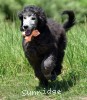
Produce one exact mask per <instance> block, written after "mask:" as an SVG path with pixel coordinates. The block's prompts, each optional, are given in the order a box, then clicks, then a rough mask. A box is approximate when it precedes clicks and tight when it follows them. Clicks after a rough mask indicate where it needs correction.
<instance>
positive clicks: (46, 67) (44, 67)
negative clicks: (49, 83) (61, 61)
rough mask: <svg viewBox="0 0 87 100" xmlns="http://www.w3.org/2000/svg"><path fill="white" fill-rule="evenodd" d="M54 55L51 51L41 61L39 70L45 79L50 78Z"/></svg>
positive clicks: (54, 61)
mask: <svg viewBox="0 0 87 100" xmlns="http://www.w3.org/2000/svg"><path fill="white" fill-rule="evenodd" d="M55 64H56V56H55V55H54V54H53V53H52V54H50V55H49V56H47V57H45V58H44V60H43V61H42V63H41V71H42V73H43V75H44V77H45V78H46V79H48V80H49V79H51V77H52V74H51V72H52V71H53V69H54V68H55V66H56V65H55Z"/></svg>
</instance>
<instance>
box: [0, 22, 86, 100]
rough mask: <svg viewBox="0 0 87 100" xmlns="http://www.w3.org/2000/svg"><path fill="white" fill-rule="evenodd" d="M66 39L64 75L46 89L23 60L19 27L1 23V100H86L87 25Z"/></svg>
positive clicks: (24, 59) (75, 29) (77, 27)
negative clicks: (40, 84)
mask: <svg viewBox="0 0 87 100" xmlns="http://www.w3.org/2000/svg"><path fill="white" fill-rule="evenodd" d="M67 39H68V43H67V48H66V50H65V57H64V62H63V69H62V74H61V75H59V76H58V78H57V80H56V81H55V82H52V83H50V84H49V87H48V89H45V88H43V87H40V86H38V83H39V81H38V79H36V78H35V76H34V72H33V70H32V68H31V66H30V65H29V63H28V61H27V60H26V58H25V56H24V52H23V50H22V36H21V33H20V30H19V24H18V23H16V22H15V23H2V22H0V100H87V24H82V25H76V26H74V27H73V28H72V29H71V30H70V31H69V32H68V33H67ZM50 91H51V92H50ZM32 92H34V93H32ZM55 92H56V93H55ZM36 93H37V94H36Z"/></svg>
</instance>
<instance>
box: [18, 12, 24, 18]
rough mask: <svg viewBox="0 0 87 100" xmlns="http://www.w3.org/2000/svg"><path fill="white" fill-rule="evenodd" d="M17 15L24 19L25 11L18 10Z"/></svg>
mask: <svg viewBox="0 0 87 100" xmlns="http://www.w3.org/2000/svg"><path fill="white" fill-rule="evenodd" d="M17 16H18V17H19V19H20V20H22V18H23V11H20V12H18V13H17Z"/></svg>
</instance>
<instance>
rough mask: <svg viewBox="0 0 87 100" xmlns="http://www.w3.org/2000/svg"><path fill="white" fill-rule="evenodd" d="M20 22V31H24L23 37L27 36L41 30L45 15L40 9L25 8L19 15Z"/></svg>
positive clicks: (44, 22) (33, 7)
mask: <svg viewBox="0 0 87 100" xmlns="http://www.w3.org/2000/svg"><path fill="white" fill-rule="evenodd" d="M18 17H19V19H20V20H21V27H20V30H21V31H25V35H27V36H29V35H30V34H31V32H32V31H33V30H35V29H37V30H38V29H41V28H43V27H44V25H45V24H46V15H45V13H44V11H43V10H42V9H41V8H40V7H36V6H27V7H25V8H24V9H23V10H22V11H21V12H20V13H19V14H18Z"/></svg>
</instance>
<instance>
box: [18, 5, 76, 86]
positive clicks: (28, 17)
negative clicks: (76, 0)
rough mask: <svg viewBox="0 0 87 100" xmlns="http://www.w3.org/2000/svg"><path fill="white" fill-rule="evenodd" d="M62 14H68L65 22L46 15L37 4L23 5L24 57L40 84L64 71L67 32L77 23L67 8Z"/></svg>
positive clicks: (53, 78)
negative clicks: (60, 22)
mask: <svg viewBox="0 0 87 100" xmlns="http://www.w3.org/2000/svg"><path fill="white" fill-rule="evenodd" d="M62 14H67V15H68V20H67V22H65V23H64V24H63V25H61V24H59V23H57V22H56V21H54V20H52V19H50V18H47V17H46V15H45V13H44V11H43V9H42V8H40V7H37V6H34V5H29V6H26V7H24V9H23V10H22V11H20V12H19V14H18V17H19V19H20V21H21V26H20V30H21V32H22V35H23V42H22V45H23V50H24V53H25V56H26V58H27V59H28V61H29V63H30V64H31V66H32V67H33V70H34V73H35V76H36V77H37V78H38V79H39V82H40V84H43V85H45V86H47V85H48V82H49V80H51V81H54V80H56V77H57V76H58V75H59V74H61V69H62V62H63V57H64V54H65V48H66V43H67V38H66V32H67V31H68V30H69V29H70V28H71V27H72V26H73V25H74V24H75V14H74V12H73V11H71V10H66V11H63V13H62Z"/></svg>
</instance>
